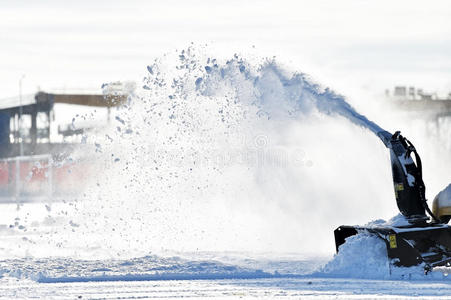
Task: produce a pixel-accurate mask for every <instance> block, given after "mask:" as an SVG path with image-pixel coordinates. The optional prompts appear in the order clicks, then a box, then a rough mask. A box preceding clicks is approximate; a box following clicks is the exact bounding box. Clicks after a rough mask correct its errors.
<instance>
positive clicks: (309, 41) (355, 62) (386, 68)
mask: <svg viewBox="0 0 451 300" xmlns="http://www.w3.org/2000/svg"><path fill="white" fill-rule="evenodd" d="M0 7H1V9H0V87H1V91H0V99H1V98H5V97H9V96H15V95H17V94H18V92H19V79H20V77H21V76H22V75H23V74H25V78H24V80H23V90H24V93H33V92H35V91H36V90H37V87H38V86H39V87H40V88H41V89H42V90H55V89H65V88H66V89H71V90H72V89H98V88H99V87H100V85H101V84H102V83H104V82H108V81H115V80H140V79H141V78H142V77H143V76H144V75H145V68H146V66H147V65H148V64H149V63H151V62H152V60H153V59H154V58H155V57H158V56H161V55H162V54H164V53H165V52H171V51H174V50H175V49H181V48H186V47H188V46H189V44H190V43H191V42H195V43H197V44H205V43H208V44H209V45H210V46H211V47H212V49H215V50H214V51H217V52H218V53H217V54H218V55H225V56H229V57H230V56H231V55H233V54H234V53H235V52H236V53H242V52H246V51H248V50H249V49H251V48H252V46H255V49H256V50H255V51H256V52H258V54H259V55H261V56H268V57H272V56H274V55H275V56H277V58H278V59H279V60H280V61H281V62H283V63H284V64H289V65H290V68H292V69H293V70H297V71H302V72H306V73H309V74H312V75H313V77H314V78H316V79H317V80H318V81H320V82H321V83H323V84H325V85H328V86H331V87H333V88H335V89H337V90H338V91H339V92H340V93H342V94H345V95H346V94H352V93H353V90H361V91H368V92H369V93H383V90H384V89H385V88H392V87H393V86H394V85H397V84H405V85H416V86H417V87H423V88H424V89H425V90H430V91H434V90H438V91H441V92H448V91H451V3H450V2H449V1H386V0H383V1H380V0H379V1H367V0H350V1H283V0H278V1H261V0H259V1H255V0H253V1H244V0H241V1H235V0H230V1H216V0H210V1H199V0H198V1H174V0H172V1H139V0H132V1H94V0H79V1H61V0H58V1H56V0H42V1H25V0H14V1H13V0H11V1H5V0H0ZM214 54H216V53H213V55H214Z"/></svg>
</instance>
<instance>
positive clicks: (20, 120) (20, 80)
mask: <svg viewBox="0 0 451 300" xmlns="http://www.w3.org/2000/svg"><path fill="white" fill-rule="evenodd" d="M24 78H25V74H23V75H22V76H21V77H20V79H19V138H20V156H23V137H22V130H21V129H22V113H23V111H22V80H23V79H24Z"/></svg>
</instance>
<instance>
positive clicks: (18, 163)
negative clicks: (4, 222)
mask: <svg viewBox="0 0 451 300" xmlns="http://www.w3.org/2000/svg"><path fill="white" fill-rule="evenodd" d="M24 78H25V74H23V75H22V76H21V77H20V79H19V122H18V126H17V127H18V130H19V138H20V145H19V147H20V148H19V149H20V157H16V202H17V209H19V198H20V190H21V188H20V186H21V185H20V160H21V158H22V156H23V138H22V131H21V129H22V112H23V111H22V80H23V79H24Z"/></svg>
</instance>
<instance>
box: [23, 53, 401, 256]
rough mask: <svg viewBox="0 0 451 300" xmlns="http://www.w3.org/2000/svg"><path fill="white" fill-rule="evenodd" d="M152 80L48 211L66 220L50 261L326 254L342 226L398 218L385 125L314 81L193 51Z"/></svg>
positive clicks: (164, 63) (150, 72)
mask: <svg viewBox="0 0 451 300" xmlns="http://www.w3.org/2000/svg"><path fill="white" fill-rule="evenodd" d="M145 72H146V76H145V78H144V80H143V83H142V85H141V87H142V88H139V89H137V90H136V92H135V94H133V95H131V96H130V99H129V101H128V102H127V103H126V105H124V106H123V107H120V108H117V109H114V110H113V111H112V112H111V118H110V119H111V126H110V127H109V128H107V129H105V130H104V132H101V133H96V134H94V135H90V136H87V137H86V142H87V143H88V144H92V145H93V151H92V152H90V153H84V155H89V156H90V157H91V158H92V160H93V161H96V162H97V165H96V168H97V172H95V173H96V174H97V176H96V177H95V178H92V179H91V180H90V182H91V184H90V185H89V186H88V187H87V188H86V190H85V191H84V195H83V196H82V197H80V199H79V200H78V201H77V202H75V203H69V204H67V205H66V208H65V209H64V212H63V210H61V211H62V212H61V213H60V210H55V209H54V210H52V211H51V212H50V214H52V215H53V216H55V217H56V216H60V215H58V214H61V215H62V217H64V218H68V220H67V224H66V225H64V226H62V227H61V226H56V228H55V229H54V230H52V231H51V232H50V233H49V234H48V235H45V239H46V241H45V244H48V245H49V246H48V247H50V245H52V244H53V245H55V246H56V247H55V249H56V250H55V251H50V252H49V251H45V253H46V255H48V254H49V253H52V254H54V253H56V254H61V253H59V252H58V251H57V250H58V249H65V250H64V251H63V252H62V254H64V255H67V254H68V253H69V252H67V251H68V250H67V249H69V250H70V249H75V250H74V251H75V252H76V255H77V257H89V258H93V257H105V256H106V257H118V256H119V257H120V258H125V257H136V256H140V255H148V254H149V252H152V253H155V252H157V253H167V251H166V249H171V250H176V251H179V252H184V251H191V252H193V251H194V252H195V251H249V252H266V253H274V255H277V253H280V252H284V253H287V252H292V253H301V254H305V255H307V254H309V255H324V254H327V255H330V254H331V253H332V252H333V251H334V242H333V233H332V232H333V229H334V228H335V227H337V226H338V225H341V224H343V223H349V222H350V223H351V224H352V223H354V224H355V223H366V222H367V221H368V220H371V219H376V218H387V217H389V216H390V215H392V214H393V211H396V206H395V201H392V200H391V199H393V195H392V185H391V175H390V165H389V163H388V157H387V152H386V149H385V148H384V146H383V145H382V143H381V142H380V141H379V140H378V139H377V138H375V137H374V136H373V135H370V134H368V131H367V130H366V129H365V128H368V129H370V130H371V131H378V130H379V127H378V126H377V125H375V124H374V123H372V122H370V121H368V120H367V119H366V118H365V117H363V116H362V115H359V114H358V113H356V112H355V111H354V110H353V109H352V107H351V106H350V105H349V104H348V103H347V102H346V101H345V99H344V98H343V97H341V96H339V95H337V94H335V93H334V92H332V91H331V90H330V89H328V88H324V87H322V86H320V85H319V84H315V83H313V81H312V80H311V79H309V77H308V76H307V75H306V74H303V73H299V72H292V71H290V70H288V69H287V68H285V67H283V66H281V65H280V64H278V63H277V62H276V61H275V60H273V59H255V58H250V59H244V58H241V57H239V56H237V55H235V56H233V57H231V58H229V59H218V58H212V57H209V56H208V55H206V54H205V53H203V50H200V51H197V50H195V49H192V48H190V49H187V50H185V51H179V52H177V53H176V55H175V56H174V55H167V56H164V57H162V58H160V59H157V60H155V61H154V62H153V63H152V64H150V65H149V66H147V68H145ZM337 116H338V117H337ZM348 119H349V120H351V121H352V123H351V122H349V121H348ZM353 123H354V124H353ZM355 124H358V125H359V126H355ZM381 161H383V163H381ZM362 162H364V163H362ZM367 165H371V172H370V173H369V172H368V168H367ZM387 199H390V200H387ZM357 212H358V213H357ZM64 228H65V229H64ZM31 240H32V241H33V242H36V243H37V244H40V243H39V242H37V241H36V238H35V237H31ZM37 248H38V247H34V248H33V249H31V248H30V250H29V251H30V252H29V253H32V254H34V253H35V252H36V251H37V250H36V249H37ZM27 249H28V248H27Z"/></svg>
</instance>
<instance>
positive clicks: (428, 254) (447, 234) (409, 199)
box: [334, 131, 451, 271]
mask: <svg viewBox="0 0 451 300" xmlns="http://www.w3.org/2000/svg"><path fill="white" fill-rule="evenodd" d="M378 136H379V138H380V139H381V140H382V142H383V143H384V144H385V146H386V147H387V148H388V149H390V160H391V168H392V175H393V185H394V190H395V197H396V204H397V206H398V209H399V211H400V212H401V214H402V215H403V216H404V217H405V218H406V220H407V221H408V223H407V224H406V225H402V226H367V227H364V226H340V227H338V228H337V229H336V230H335V231H334V235H335V246H336V250H337V252H338V251H339V247H340V246H341V245H342V244H343V243H345V241H346V239H347V238H348V237H350V236H353V235H355V234H358V233H367V234H372V235H375V236H377V237H379V238H380V239H382V240H383V241H384V242H385V244H386V246H387V255H388V257H389V258H390V259H391V263H392V264H393V265H395V266H405V267H410V266H414V265H419V264H424V268H425V270H426V271H429V270H431V269H432V268H433V267H436V266H445V265H449V264H450V262H451V227H450V226H448V225H446V224H441V223H440V221H439V220H438V219H437V218H436V217H435V216H434V215H433V214H432V212H431V210H430V209H429V207H428V205H427V202H426V197H425V185H424V182H423V178H422V177H423V174H422V164H421V159H420V156H419V155H418V153H417V151H416V149H415V147H414V146H413V145H412V143H410V141H408V140H407V139H406V138H404V137H403V136H402V135H401V134H400V132H399V131H398V132H396V133H395V134H393V135H392V134H390V133H389V132H387V131H381V132H379V133H378ZM412 154H413V155H414V157H415V161H414V160H413V158H412ZM426 212H427V213H428V214H429V215H430V216H431V218H432V221H429V217H428V216H427V215H426Z"/></svg>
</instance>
